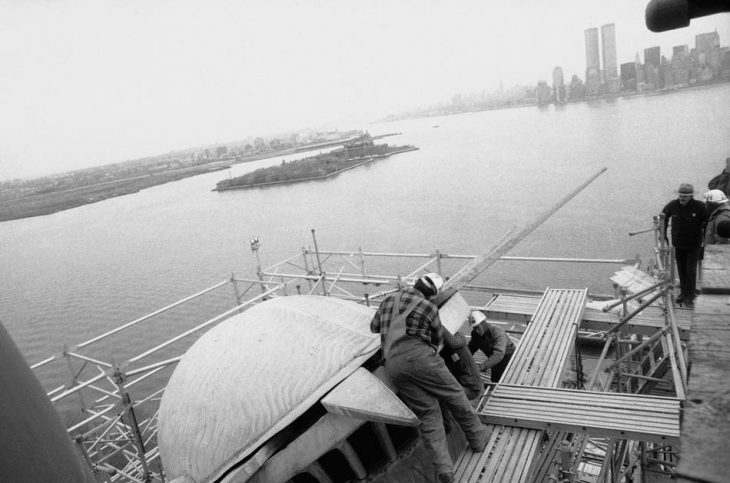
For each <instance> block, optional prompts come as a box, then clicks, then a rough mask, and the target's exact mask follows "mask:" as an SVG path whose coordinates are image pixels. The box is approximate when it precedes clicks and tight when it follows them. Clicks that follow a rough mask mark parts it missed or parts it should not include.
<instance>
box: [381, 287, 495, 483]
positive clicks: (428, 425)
mask: <svg viewBox="0 0 730 483" xmlns="http://www.w3.org/2000/svg"><path fill="white" fill-rule="evenodd" d="M443 284H444V282H443V279H442V278H441V276H440V275H438V274H436V273H429V274H426V275H424V276H422V277H421V278H419V279H418V280H417V281H416V283H415V285H414V286H413V287H408V288H405V289H403V290H402V291H399V292H396V293H394V294H391V295H389V296H388V297H387V298H386V299H385V300H383V302H382V303H381V305H380V307H379V308H378V311H377V312H376V314H375V316H374V317H373V319H372V320H371V321H370V331H371V332H373V333H380V340H381V343H382V350H383V357H384V359H385V373H386V374H387V375H388V377H389V378H390V379H391V381H392V382H393V384H395V386H396V388H397V390H398V395H399V396H400V397H401V399H403V401H404V402H405V403H406V404H408V405H409V406H410V408H411V409H412V410H413V412H414V413H415V414H416V416H418V418H419V419H420V420H421V436H422V437H423V441H424V445H425V447H426V449H428V450H430V451H431V452H432V453H433V456H434V460H433V464H434V467H435V470H436V475H437V477H438V481H439V482H450V481H454V465H453V462H452V461H451V455H450V454H449V449H448V444H447V441H446V432H445V430H444V423H443V418H442V415H441V407H440V405H439V402H440V403H441V404H443V405H444V406H445V407H446V408H447V409H448V410H449V411H451V414H452V415H453V416H454V419H455V420H456V422H457V423H458V424H459V426H460V427H461V429H462V431H463V432H464V434H465V435H466V438H467V440H468V441H469V445H470V446H471V448H472V449H473V450H474V451H477V452H480V451H482V450H483V449H484V448H485V446H486V445H487V442H488V440H489V436H490V431H489V429H487V427H486V426H484V425H483V424H482V423H481V422H480V421H479V418H478V416H477V413H476V410H475V409H474V407H473V406H472V405H471V403H470V402H469V400H468V399H467V397H466V394H464V389H463V388H462V387H461V385H460V384H459V383H458V382H457V380H456V379H455V378H454V376H453V374H451V372H450V371H449V369H448V368H447V367H446V364H445V363H444V360H443V359H442V358H441V356H439V355H438V353H437V350H438V346H439V343H440V342H441V340H442V338H443V330H444V329H443V327H442V325H441V320H440V319H439V313H438V308H437V307H436V306H435V305H434V304H432V303H431V302H430V301H429V299H431V298H433V297H434V296H436V294H437V293H438V291H439V290H440V289H441V287H443Z"/></svg>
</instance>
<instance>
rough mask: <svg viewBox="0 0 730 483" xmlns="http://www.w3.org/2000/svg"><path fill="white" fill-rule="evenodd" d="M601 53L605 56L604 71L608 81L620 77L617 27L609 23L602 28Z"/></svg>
mask: <svg viewBox="0 0 730 483" xmlns="http://www.w3.org/2000/svg"><path fill="white" fill-rule="evenodd" d="M601 53H602V54H603V55H602V57H603V70H604V71H605V72H606V80H609V79H615V78H616V77H618V67H617V66H618V61H617V60H616V25H615V24H612V23H609V24H607V25H603V26H602V27H601Z"/></svg>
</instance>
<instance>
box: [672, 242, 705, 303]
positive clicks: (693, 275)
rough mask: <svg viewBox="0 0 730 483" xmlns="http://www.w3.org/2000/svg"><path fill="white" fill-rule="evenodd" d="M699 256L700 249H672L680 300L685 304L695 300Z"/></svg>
mask: <svg viewBox="0 0 730 483" xmlns="http://www.w3.org/2000/svg"><path fill="white" fill-rule="evenodd" d="M699 254H700V247H695V248H676V247H675V248H674V258H675V259H676V260H677V273H678V274H679V288H680V290H681V291H682V298H683V299H684V300H685V301H687V302H691V301H692V300H694V298H695V286H696V284H697V259H698V257H699Z"/></svg>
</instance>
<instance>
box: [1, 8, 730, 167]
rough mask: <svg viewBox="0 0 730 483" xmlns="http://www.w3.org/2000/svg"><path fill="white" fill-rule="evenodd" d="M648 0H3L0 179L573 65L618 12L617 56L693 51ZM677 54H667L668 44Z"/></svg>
mask: <svg viewBox="0 0 730 483" xmlns="http://www.w3.org/2000/svg"><path fill="white" fill-rule="evenodd" d="M646 3H647V2H646V1H641V0H559V1H548V0H512V1H509V0H502V1H499V2H495V1H492V0H480V1H456V0H453V1H429V0H366V1H362V0H359V1H350V0H332V1H329V0H311V1H306V0H299V1H276V0H265V1H264V0H256V1H245V0H232V1H214V0H211V1H196V2H191V1H186V0H171V1H165V0H125V1H107V0H93V1H76V0H68V1H64V0H48V1H41V0H17V1H7V0H0V179H9V178H14V177H28V176H35V175H39V174H47V173H53V172H60V171H66V170H70V169H76V168H82V167H88V166H94V165H100V164H106V163H111V162H116V161H123V160H126V159H132V158H137V157H142V156H146V155H154V154H160V153H163V152H167V151H170V150H176V149H183V148H187V147H192V146H196V145H201V144H209V143H217V142H226V141H235V140H240V139H243V138H246V137H248V136H258V135H266V134H271V133H276V132H280V131H285V130H295V129H299V128H303V127H307V126H311V127H336V126H337V125H348V126H351V127H358V126H357V124H358V123H361V124H362V126H361V127H366V125H365V123H366V122H367V121H372V120H375V119H377V118H380V117H382V116H384V115H386V114H390V113H397V112H400V111H402V110H405V109H410V108H413V107H418V106H425V105H432V104H436V103H439V102H443V101H447V100H449V99H450V98H451V96H452V95H453V94H455V93H458V92H461V93H467V92H477V91H481V90H483V89H486V90H487V91H492V90H494V89H496V88H497V87H498V86H499V83H500V81H501V82H502V83H503V85H504V86H505V88H506V87H509V86H511V85H514V84H517V83H520V84H529V85H533V84H535V83H536V82H537V81H538V80H541V79H543V80H549V79H550V78H551V73H552V69H553V68H554V67H555V66H561V67H562V68H563V71H564V73H565V77H566V78H567V79H570V76H571V75H572V74H577V75H578V76H579V77H581V78H584V76H585V75H584V71H585V47H584V36H583V32H584V30H585V29H587V28H591V27H599V28H600V26H601V25H603V24H607V23H615V24H616V40H617V49H618V62H619V64H621V63H624V62H628V61H631V60H633V59H634V56H635V55H636V52H637V51H639V52H641V53H642V60H643V49H644V48H645V47H649V46H652V45H660V46H661V48H662V53H663V54H668V55H671V50H670V49H671V47H672V46H673V45H679V44H689V46H690V48H693V47H694V36H695V35H696V34H697V33H702V32H708V31H713V30H715V29H717V30H718V32H719V34H720V42H721V44H722V45H728V44H729V43H730V42H729V40H730V38H729V37H730V16H728V14H723V15H715V16H712V17H706V18H704V19H698V20H693V22H692V25H691V26H690V27H689V28H685V29H679V30H676V31H672V32H667V33H663V34H654V33H651V32H649V31H648V30H647V29H646V27H645V25H644V9H645V6H646ZM668 51H669V52H668Z"/></svg>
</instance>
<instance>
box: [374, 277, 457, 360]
mask: <svg viewBox="0 0 730 483" xmlns="http://www.w3.org/2000/svg"><path fill="white" fill-rule="evenodd" d="M396 295H397V294H390V295H389V296H388V297H386V298H385V300H383V302H382V303H381V304H380V307H379V308H378V311H377V312H376V313H375V316H374V317H373V319H372V320H371V321H370V332H373V333H375V334H377V333H378V332H379V333H380V342H381V344H382V343H384V342H385V334H387V333H388V329H389V328H390V323H391V321H392V320H393V319H394V318H395V317H397V316H398V314H402V313H403V312H404V311H405V309H406V308H407V307H408V306H409V305H410V304H411V303H412V302H413V301H414V300H417V303H416V306H415V307H414V308H413V310H412V311H411V313H410V314H408V316H407V317H406V334H407V335H409V336H411V337H418V338H420V339H421V340H422V341H424V342H425V343H426V344H430V345H432V346H434V347H438V345H439V344H440V343H441V340H442V339H443V326H442V325H441V319H439V311H438V308H436V306H435V305H434V304H432V303H431V302H429V301H428V300H426V299H425V298H424V297H423V294H422V293H421V292H420V291H418V290H416V289H415V288H413V287H408V288H406V289H404V290H403V292H401V297H400V308H399V310H398V314H394V313H393V308H394V306H393V304H394V303H395V298H396Z"/></svg>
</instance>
